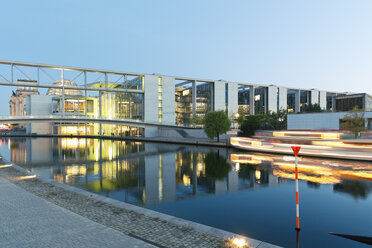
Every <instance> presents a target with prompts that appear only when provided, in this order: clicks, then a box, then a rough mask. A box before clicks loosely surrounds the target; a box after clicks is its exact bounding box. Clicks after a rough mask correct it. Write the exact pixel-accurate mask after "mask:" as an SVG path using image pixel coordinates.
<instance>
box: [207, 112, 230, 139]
mask: <svg viewBox="0 0 372 248" xmlns="http://www.w3.org/2000/svg"><path fill="white" fill-rule="evenodd" d="M204 123H205V125H204V131H205V133H206V134H207V136H208V138H210V139H214V137H216V136H217V141H218V142H219V141H220V134H224V133H226V132H227V131H228V130H230V125H231V122H230V120H229V118H228V117H227V115H226V113H225V111H223V110H220V111H210V112H208V113H207V114H206V116H205V122H204Z"/></svg>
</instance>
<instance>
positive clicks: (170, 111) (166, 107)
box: [162, 77, 176, 125]
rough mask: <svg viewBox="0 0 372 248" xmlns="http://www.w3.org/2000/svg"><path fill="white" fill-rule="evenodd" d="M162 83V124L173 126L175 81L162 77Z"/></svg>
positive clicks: (174, 116)
mask: <svg viewBox="0 0 372 248" xmlns="http://www.w3.org/2000/svg"><path fill="white" fill-rule="evenodd" d="M162 82H163V123H164V124H168V125H175V123H176V113H175V111H176V103H175V94H176V91H175V80H174V77H162Z"/></svg>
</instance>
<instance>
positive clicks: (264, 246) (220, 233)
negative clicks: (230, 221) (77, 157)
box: [2, 158, 280, 248]
mask: <svg viewBox="0 0 372 248" xmlns="http://www.w3.org/2000/svg"><path fill="white" fill-rule="evenodd" d="M2 160H3V161H4V162H6V163H8V164H11V165H12V167H13V168H14V169H16V170H18V171H20V172H22V173H25V174H27V175H30V176H36V177H37V178H38V179H39V180H40V181H43V182H46V183H50V184H52V185H54V186H56V187H59V188H62V189H64V190H66V191H70V192H73V193H76V194H80V195H83V196H86V197H89V198H93V199H95V200H97V201H101V202H105V203H107V204H110V205H112V206H115V207H118V208H124V209H126V210H131V211H134V212H137V213H140V214H143V215H146V216H148V217H151V218H159V219H161V220H165V221H168V222H170V223H172V224H175V225H179V226H183V227H188V228H193V229H194V230H196V231H198V232H201V233H205V234H209V235H211V236H215V237H220V238H223V239H232V238H238V239H244V240H246V242H247V243H248V244H249V247H255V248H280V246H276V245H272V244H269V243H266V242H263V241H259V240H256V239H253V238H249V237H246V236H243V235H239V234H236V233H232V232H228V231H224V230H221V229H218V228H214V227H211V226H207V225H203V224H199V223H196V222H193V221H189V220H185V219H181V218H178V217H174V216H171V215H167V214H163V213H160V212H156V211H153V210H150V209H146V208H142V207H139V206H136V205H133V204H130V203H126V202H122V201H118V200H115V199H111V198H108V197H105V196H101V195H98V194H95V193H93V192H89V191H86V190H83V189H79V188H77V187H73V186H70V185H67V184H61V183H59V182H56V181H53V180H52V179H45V178H41V177H38V175H37V174H35V173H32V172H29V171H27V170H26V169H24V168H22V167H20V166H19V165H17V164H14V163H12V162H10V161H8V160H6V159H4V158H2Z"/></svg>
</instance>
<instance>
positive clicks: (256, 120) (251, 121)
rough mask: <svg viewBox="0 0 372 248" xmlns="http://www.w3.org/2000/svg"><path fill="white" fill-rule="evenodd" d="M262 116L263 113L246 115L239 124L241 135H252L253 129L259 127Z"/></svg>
mask: <svg viewBox="0 0 372 248" xmlns="http://www.w3.org/2000/svg"><path fill="white" fill-rule="evenodd" d="M264 118H265V117H264V116H263V115H247V116H246V117H245V120H244V121H243V123H242V125H241V126H240V130H241V134H242V136H245V137H250V136H253V135H254V133H255V131H256V130H258V129H259V128H260V125H261V121H262V120H264Z"/></svg>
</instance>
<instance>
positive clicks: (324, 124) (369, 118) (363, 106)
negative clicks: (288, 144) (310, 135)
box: [287, 93, 372, 130]
mask: <svg viewBox="0 0 372 248" xmlns="http://www.w3.org/2000/svg"><path fill="white" fill-rule="evenodd" d="M332 102H333V104H332V105H333V106H335V107H334V109H331V110H332V112H321V113H304V114H290V115H288V118H287V122H288V123H287V124H288V125H287V126H288V130H339V129H340V127H341V122H342V119H343V118H344V117H345V115H347V114H348V112H349V111H351V110H353V109H354V108H355V107H357V108H358V109H360V110H361V111H364V112H365V113H364V118H366V128H367V129H368V130H372V97H371V96H370V95H368V94H366V93H361V94H347V95H337V96H333V98H332Z"/></svg>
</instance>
